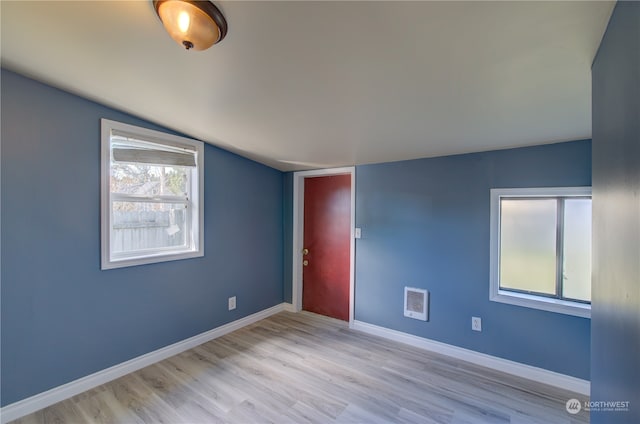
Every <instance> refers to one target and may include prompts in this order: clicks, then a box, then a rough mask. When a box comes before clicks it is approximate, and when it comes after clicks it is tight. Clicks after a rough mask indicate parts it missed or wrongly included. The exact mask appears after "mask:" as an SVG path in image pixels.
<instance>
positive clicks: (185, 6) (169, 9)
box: [153, 0, 227, 50]
mask: <svg viewBox="0 0 640 424" xmlns="http://www.w3.org/2000/svg"><path fill="white" fill-rule="evenodd" d="M153 6H154V7H155V9H156V13H157V14H158V16H159V17H160V20H161V21H162V24H163V25H164V27H165V29H166V30H167V32H168V33H169V35H170V36H171V38H173V39H174V40H175V41H176V42H177V43H178V44H180V45H181V46H184V47H185V48H186V49H187V50H189V49H194V50H206V49H208V48H209V47H211V46H213V45H214V44H216V43H219V42H220V41H222V39H223V38H224V36H225V35H227V21H226V20H225V19H224V16H222V13H220V10H218V8H217V7H215V6H214V5H213V3H211V2H209V1H191V0H153Z"/></svg>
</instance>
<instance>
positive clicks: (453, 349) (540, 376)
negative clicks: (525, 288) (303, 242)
mask: <svg viewBox="0 0 640 424" xmlns="http://www.w3.org/2000/svg"><path fill="white" fill-rule="evenodd" d="M352 328H353V329H354V330H358V331H362V332H364V333H368V334H373V335H375V336H379V337H383V338H385V339H389V340H393V341H396V342H400V343H404V344H408V345H411V346H414V347H417V348H420V349H424V350H428V351H430V352H435V353H439V354H442V355H446V356H450V357H452V358H456V359H460V360H461V361H466V362H471V363H473V364H476V365H481V366H483V367H486V368H491V369H494V370H497V371H502V372H505V373H508V374H512V375H515V376H518V377H522V378H526V379H527V380H532V381H536V382H539V383H544V384H548V385H550V386H554V387H559V388H561V389H565V390H569V391H572V392H574V393H580V394H582V395H586V396H589V393H590V390H591V383H590V382H589V381H587V380H582V379H580V378H576V377H572V376H569V375H565V374H560V373H557V372H554V371H549V370H545V369H543V368H537V367H533V366H531V365H525V364H521V363H519V362H514V361H510V360H508V359H502V358H498V357H496V356H491V355H487V354H486V353H480V352H476V351H473V350H469V349H464V348H461V347H458V346H453V345H450V344H446V343H442V342H437V341H435V340H429V339H425V338H423V337H418V336H414V335H412V334H408V333H403V332H401V331H396V330H391V329H388V328H385V327H380V326H377V325H373V324H369V323H366V322H362V321H357V320H356V321H354V323H353V327H352Z"/></svg>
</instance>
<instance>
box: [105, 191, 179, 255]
mask: <svg viewBox="0 0 640 424" xmlns="http://www.w3.org/2000/svg"><path fill="white" fill-rule="evenodd" d="M112 219H113V220H112V233H111V252H112V253H114V254H118V253H127V252H135V251H139V250H146V249H161V248H165V247H180V246H183V247H185V248H186V247H187V246H188V237H187V234H186V231H185V228H186V223H187V209H186V206H185V205H184V204H176V203H145V202H113V218H112Z"/></svg>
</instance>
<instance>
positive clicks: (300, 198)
mask: <svg viewBox="0 0 640 424" xmlns="http://www.w3.org/2000/svg"><path fill="white" fill-rule="evenodd" d="M345 174H346V175H351V225H350V241H349V327H353V300H354V281H355V280H354V271H355V240H354V237H353V235H354V229H355V223H356V168H355V167H354V166H348V167H344V168H330V169H317V170H313V171H298V172H294V173H293V261H292V262H293V265H292V267H293V268H292V274H291V275H292V293H291V302H292V303H293V309H294V311H296V312H299V311H301V310H302V249H303V248H304V246H303V242H304V180H305V178H307V177H321V176H330V175H345Z"/></svg>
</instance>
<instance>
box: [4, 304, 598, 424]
mask: <svg viewBox="0 0 640 424" xmlns="http://www.w3.org/2000/svg"><path fill="white" fill-rule="evenodd" d="M571 398H578V399H580V400H581V401H584V400H586V398H584V397H583V396H580V395H577V394H575V393H571V392H565V391H563V390H559V389H556V388H552V387H549V386H545V385H541V384H537V383H532V382H530V381H527V380H522V379H519V378H516V377H513V376H510V375H507V374H503V373H500V372H497V371H493V370H488V369H486V368H482V367H479V366H475V365H473V364H469V363H465V362H460V361H456V360H452V359H449V358H447V357H444V356H440V355H436V354H431V353H428V352H425V351H422V350H420V349H416V348H413V347H410V346H406V345H402V344H397V343H394V342H390V341H387V340H384V339H380V338H377V337H374V336H370V335H366V334H363V333H359V332H356V331H352V330H349V329H348V327H347V325H346V323H343V322H341V321H336V320H333V319H330V318H325V317H322V316H319V315H314V314H311V313H306V312H303V313H299V314H293V313H287V312H284V313H280V314H278V315H275V316H273V317H270V318H268V319H265V320H263V321H260V322H258V323H256V324H253V325H250V326H248V327H245V328H243V329H241V330H238V331H235V332H233V333H231V334H228V335H226V336H224V337H221V338H218V339H216V340H213V341H211V342H208V343H205V344H203V345H201V346H198V347H196V348H194V349H191V350H189V351H186V352H184V353H182V354H179V355H176V356H174V357H172V358H169V359H167V360H164V361H162V362H159V363H157V364H155V365H152V366H149V367H147V368H144V369H142V370H140V371H137V372H135V373H132V374H129V375H127V376H125V377H122V378H120V379H118V380H114V381H112V382H111V383H108V384H105V385H102V386H100V387H97V388H95V389H93V390H90V391H88V392H85V393H82V394H80V395H78V396H75V397H73V398H71V399H69V400H66V401H63V402H60V403H58V404H56V405H53V406H51V407H49V408H46V409H43V410H41V411H38V412H36V413H34V414H31V415H29V416H26V417H24V418H22V419H20V420H17V421H14V423H16V424H17V423H20V424H27V423H29V424H30V423H217V422H221V423H242V424H245V423H247V424H248V423H266V422H272V423H277V424H281V423H307V422H311V423H420V424H422V423H460V424H461V423H470V424H475V423H522V424H532V423H539V424H552V423H586V422H589V417H588V415H587V414H585V413H584V412H581V413H580V414H578V415H575V416H574V415H569V414H568V413H567V412H566V410H565V403H566V401H567V400H568V399H571Z"/></svg>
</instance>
